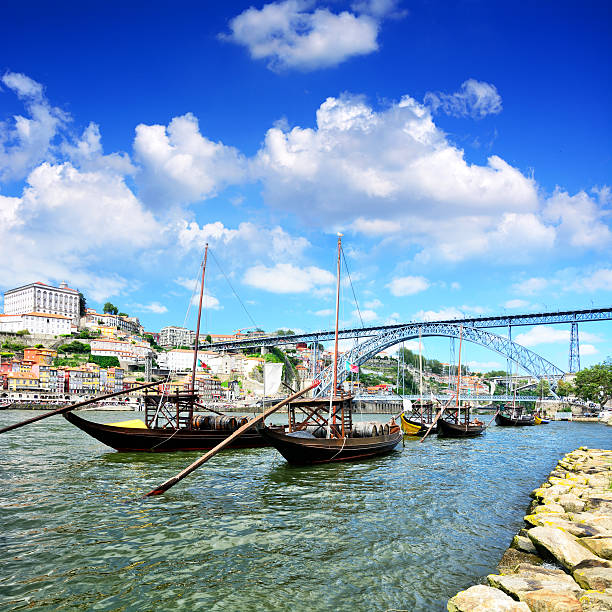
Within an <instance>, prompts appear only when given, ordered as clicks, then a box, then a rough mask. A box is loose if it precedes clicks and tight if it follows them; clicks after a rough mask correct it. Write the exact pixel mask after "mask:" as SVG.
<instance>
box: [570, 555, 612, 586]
mask: <svg viewBox="0 0 612 612" xmlns="http://www.w3.org/2000/svg"><path fill="white" fill-rule="evenodd" d="M604 564H607V561H595V562H589V561H587V562H585V563H581V564H580V565H578V566H577V567H576V568H575V569H574V572H573V576H574V579H575V580H576V582H577V583H578V584H579V585H580V586H581V587H582V588H583V589H589V590H593V591H605V590H606V589H612V567H606V565H604Z"/></svg>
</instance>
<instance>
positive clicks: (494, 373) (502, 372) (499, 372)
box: [484, 370, 506, 378]
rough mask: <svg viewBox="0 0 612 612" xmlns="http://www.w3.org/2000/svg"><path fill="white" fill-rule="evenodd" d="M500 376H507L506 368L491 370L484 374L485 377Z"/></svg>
mask: <svg viewBox="0 0 612 612" xmlns="http://www.w3.org/2000/svg"><path fill="white" fill-rule="evenodd" d="M499 376H506V370H491V371H490V372H487V373H486V374H485V375H484V377H485V378H497V377H499Z"/></svg>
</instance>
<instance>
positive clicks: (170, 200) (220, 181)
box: [134, 113, 246, 206]
mask: <svg viewBox="0 0 612 612" xmlns="http://www.w3.org/2000/svg"><path fill="white" fill-rule="evenodd" d="M134 154H135V156H136V159H137V160H138V161H139V162H140V164H141V168H142V169H141V172H140V173H139V174H138V175H137V177H136V178H137V182H138V185H139V186H140V188H141V191H142V197H143V199H144V200H145V201H147V202H149V203H151V204H153V205H156V206H162V205H165V206H168V205H172V204H185V203H192V202H197V201H200V200H203V199H205V198H209V197H211V196H213V195H215V194H216V193H217V192H218V191H219V190H220V189H222V188H223V187H225V186H226V185H227V184H230V183H239V182H241V181H242V180H243V179H244V176H245V171H246V167H245V160H244V158H243V156H242V154H241V153H240V152H239V151H238V150H237V149H235V148H233V147H228V146H226V145H224V144H223V143H221V142H213V141H212V140H209V139H208V138H206V137H205V136H203V135H202V134H201V133H200V128H199V125H198V120H197V119H196V117H194V115H192V114H191V113H187V114H186V115H183V116H181V117H175V118H174V119H172V121H171V122H170V124H169V125H168V126H167V127H166V126H164V125H145V124H140V125H138V126H137V127H136V138H135V139H134Z"/></svg>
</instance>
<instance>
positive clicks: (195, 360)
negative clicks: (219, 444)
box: [189, 242, 208, 423]
mask: <svg viewBox="0 0 612 612" xmlns="http://www.w3.org/2000/svg"><path fill="white" fill-rule="evenodd" d="M207 258H208V242H207V243H206V247H205V248H204V261H203V263H202V283H201V285H200V305H199V307H198V322H197V325H196V336H195V345H194V347H193V348H194V351H193V368H192V369H191V391H192V393H193V394H194V395H195V377H196V367H197V365H198V345H199V343H200V317H201V316H202V297H203V295H204V274H205V273H206V260H207ZM190 412H192V413H193V404H192V405H191V410H190ZM190 417H193V414H191V415H190ZM189 422H190V423H191V418H190V419H189Z"/></svg>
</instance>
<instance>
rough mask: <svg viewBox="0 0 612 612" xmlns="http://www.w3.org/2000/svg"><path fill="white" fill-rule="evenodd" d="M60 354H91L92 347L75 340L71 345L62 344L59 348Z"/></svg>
mask: <svg viewBox="0 0 612 612" xmlns="http://www.w3.org/2000/svg"><path fill="white" fill-rule="evenodd" d="M57 350H58V352H59V353H70V354H73V355H74V354H75V353H79V354H86V353H91V347H90V346H89V344H85V343H84V342H79V341H78V340H74V341H73V342H70V343H69V344H62V345H60V346H59V347H58V349H57Z"/></svg>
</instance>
